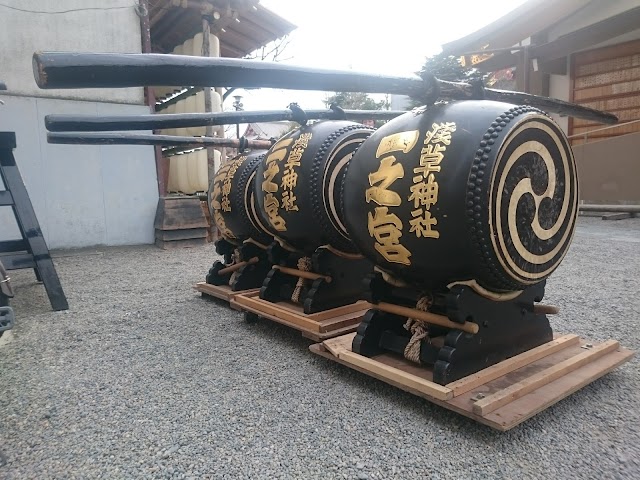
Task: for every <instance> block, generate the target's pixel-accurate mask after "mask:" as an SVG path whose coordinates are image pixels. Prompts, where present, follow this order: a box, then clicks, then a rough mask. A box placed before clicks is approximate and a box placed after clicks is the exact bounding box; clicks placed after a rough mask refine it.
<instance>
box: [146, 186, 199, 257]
mask: <svg viewBox="0 0 640 480" xmlns="http://www.w3.org/2000/svg"><path fill="white" fill-rule="evenodd" d="M154 226H155V229H156V245H157V246H158V247H160V248H162V249H165V250H166V249H170V248H183V247H197V246H200V245H205V244H206V243H207V230H208V229H209V224H208V223H207V219H206V218H205V216H204V213H203V211H202V207H201V206H200V199H199V198H198V197H188V196H176V197H161V198H160V199H158V209H157V210H156V219H155V224H154Z"/></svg>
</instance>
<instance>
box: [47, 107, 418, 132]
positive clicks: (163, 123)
mask: <svg viewBox="0 0 640 480" xmlns="http://www.w3.org/2000/svg"><path fill="white" fill-rule="evenodd" d="M403 113H407V112H403V111H391V110H304V116H305V117H306V119H314V120H325V119H328V120H342V119H345V120H354V121H363V120H391V119H392V118H395V117H397V116H399V115H402V114H403ZM283 120H285V121H286V120H288V121H294V122H299V123H300V122H302V121H304V119H301V118H300V115H299V113H297V112H294V111H292V110H289V109H285V110H260V111H237V112H217V113H172V114H166V115H158V114H155V115H153V114H152V115H117V116H103V117H96V116H91V115H47V116H46V117H45V119H44V122H45V125H46V127H47V130H49V131H50V132H109V131H127V130H129V131H130V130H161V129H167V128H187V127H203V126H206V125H233V124H239V123H253V122H274V121H283Z"/></svg>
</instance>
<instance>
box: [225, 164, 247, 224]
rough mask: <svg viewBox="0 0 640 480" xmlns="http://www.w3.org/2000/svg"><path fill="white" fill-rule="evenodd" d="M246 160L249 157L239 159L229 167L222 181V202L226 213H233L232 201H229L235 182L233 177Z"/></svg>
mask: <svg viewBox="0 0 640 480" xmlns="http://www.w3.org/2000/svg"><path fill="white" fill-rule="evenodd" d="M246 159H247V157H238V158H236V159H235V160H234V161H232V162H231V163H230V164H229V165H228V167H229V168H228V169H227V172H226V174H225V177H224V179H223V181H222V200H221V201H220V205H221V207H222V210H224V211H225V212H230V211H231V201H230V200H229V194H230V193H231V182H232V181H233V176H234V175H235V174H236V171H237V170H238V168H240V165H241V164H242V162H244V161H245V160H246Z"/></svg>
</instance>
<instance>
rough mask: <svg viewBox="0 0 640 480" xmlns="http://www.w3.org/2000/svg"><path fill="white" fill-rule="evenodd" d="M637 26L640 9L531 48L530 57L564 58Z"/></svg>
mask: <svg viewBox="0 0 640 480" xmlns="http://www.w3.org/2000/svg"><path fill="white" fill-rule="evenodd" d="M638 26H640V7H636V8H632V9H631V10H627V11H626V12H622V13H620V14H618V15H614V16H613V17H609V18H607V19H605V20H602V21H600V22H597V23H594V24H592V25H588V26H586V27H584V28H581V29H580V30H576V31H575V32H571V33H568V34H567V35H563V36H562V37H560V38H558V39H556V40H554V41H552V42H549V43H545V44H544V45H539V46H537V47H533V49H532V50H533V51H532V52H531V56H532V57H533V58H540V59H544V60H553V59H556V58H561V57H566V56H567V55H570V54H572V53H574V52H576V51H578V50H584V49H586V48H589V47H591V46H593V45H597V44H599V43H602V42H604V41H607V40H610V39H612V38H615V37H619V36H620V35H622V34H624V33H627V32H631V31H633V30H637V29H638Z"/></svg>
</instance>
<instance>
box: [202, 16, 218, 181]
mask: <svg viewBox="0 0 640 480" xmlns="http://www.w3.org/2000/svg"><path fill="white" fill-rule="evenodd" d="M210 35H211V17H210V16H208V15H205V14H204V11H203V15H202V56H203V57H209V56H210V55H211V44H210V43H209V36H210ZM204 111H205V112H206V113H211V112H212V111H213V106H212V105H211V87H205V89H204ZM205 135H206V136H207V137H213V126H212V125H207V128H206V133H205ZM207 166H208V169H207V170H208V178H209V181H211V180H213V177H214V176H215V173H216V161H215V154H214V149H213V148H212V147H207Z"/></svg>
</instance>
